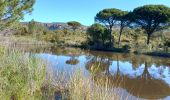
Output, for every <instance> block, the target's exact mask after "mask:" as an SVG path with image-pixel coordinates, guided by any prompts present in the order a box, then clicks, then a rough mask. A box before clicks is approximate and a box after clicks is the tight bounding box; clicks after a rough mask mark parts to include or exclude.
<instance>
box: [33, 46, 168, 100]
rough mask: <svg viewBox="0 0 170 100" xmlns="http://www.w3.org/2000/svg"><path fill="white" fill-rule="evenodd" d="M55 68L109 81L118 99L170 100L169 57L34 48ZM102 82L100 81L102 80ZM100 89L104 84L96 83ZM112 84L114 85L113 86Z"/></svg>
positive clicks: (39, 55) (74, 49)
mask: <svg viewBox="0 0 170 100" xmlns="http://www.w3.org/2000/svg"><path fill="white" fill-rule="evenodd" d="M30 52H34V53H35V52H36V54H37V55H38V57H40V58H42V59H44V60H46V61H47V62H48V63H49V64H50V65H51V66H52V69H53V70H54V72H55V71H57V70H60V71H65V72H67V73H70V72H74V71H75V70H76V69H81V70H83V71H84V73H85V75H87V76H89V75H91V77H93V78H94V81H93V82H94V83H95V80H98V79H102V80H106V79H108V80H107V81H109V83H110V84H109V85H108V87H109V88H111V89H116V90H117V91H119V93H121V94H122V95H123V96H122V99H126V98H127V97H128V99H129V100H136V99H138V100H140V99H164V100H170V58H161V57H151V56H146V55H134V54H124V53H113V52H99V51H90V50H81V49H77V48H48V49H43V50H42V49H36V50H31V51H30ZM103 82H104V81H103ZM96 84H97V85H98V86H100V87H101V88H102V87H103V86H104V83H102V82H101V83H97V82H96ZM113 84H114V85H113ZM115 84H116V85H115Z"/></svg>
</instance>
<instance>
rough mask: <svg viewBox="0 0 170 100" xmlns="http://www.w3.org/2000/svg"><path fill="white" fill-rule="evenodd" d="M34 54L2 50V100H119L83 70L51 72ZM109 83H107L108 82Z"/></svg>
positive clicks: (0, 89)
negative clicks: (69, 72) (68, 72)
mask: <svg viewBox="0 0 170 100" xmlns="http://www.w3.org/2000/svg"><path fill="white" fill-rule="evenodd" d="M48 68H49V67H47V63H44V61H42V60H41V59H38V58H37V57H35V56H34V55H31V54H25V53H22V52H20V51H16V50H9V49H4V48H0V99H1V100H54V99H57V100H58V99H59V100H63V99H64V100H117V99H118V96H116V93H114V92H113V91H111V90H110V89H109V88H108V87H107V86H105V87H102V88H101V87H99V86H98V85H97V84H95V83H94V82H93V81H94V80H93V78H92V77H91V76H88V77H87V76H85V74H84V73H83V71H80V70H76V71H74V72H73V73H71V74H69V75H68V74H66V73H67V72H59V71H58V72H56V71H55V72H52V71H49V70H48ZM106 84H107V83H106Z"/></svg>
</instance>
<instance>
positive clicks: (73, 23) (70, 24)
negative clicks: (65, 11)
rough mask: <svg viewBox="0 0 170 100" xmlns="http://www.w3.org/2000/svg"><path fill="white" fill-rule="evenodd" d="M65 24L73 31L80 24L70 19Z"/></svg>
mask: <svg viewBox="0 0 170 100" xmlns="http://www.w3.org/2000/svg"><path fill="white" fill-rule="evenodd" d="M67 24H68V25H69V26H71V27H72V29H73V31H74V32H75V31H76V29H78V28H79V27H80V26H81V24H80V23H79V22H76V21H70V22H68V23H67Z"/></svg>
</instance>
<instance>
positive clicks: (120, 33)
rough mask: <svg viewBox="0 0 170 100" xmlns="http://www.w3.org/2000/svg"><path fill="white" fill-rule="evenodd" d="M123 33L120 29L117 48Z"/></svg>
mask: <svg viewBox="0 0 170 100" xmlns="http://www.w3.org/2000/svg"><path fill="white" fill-rule="evenodd" d="M122 32H123V28H120V32H119V40H118V47H120V38H121V35H122Z"/></svg>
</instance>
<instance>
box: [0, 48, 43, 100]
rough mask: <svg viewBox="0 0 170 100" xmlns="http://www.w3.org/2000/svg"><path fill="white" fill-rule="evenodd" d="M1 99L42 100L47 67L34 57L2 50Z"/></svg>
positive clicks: (0, 55)
mask: <svg viewBox="0 0 170 100" xmlns="http://www.w3.org/2000/svg"><path fill="white" fill-rule="evenodd" d="M0 63H1V66H0V70H1V71H0V98H1V99H3V100H9V99H11V100H23V99H29V100H32V99H41V98H42V92H43V91H41V88H42V87H43V85H44V82H45V71H46V65H45V63H43V62H42V61H41V60H40V59H37V58H36V57H35V56H33V55H31V54H30V55H26V54H24V53H22V52H19V51H16V50H8V49H4V48H0Z"/></svg>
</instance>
